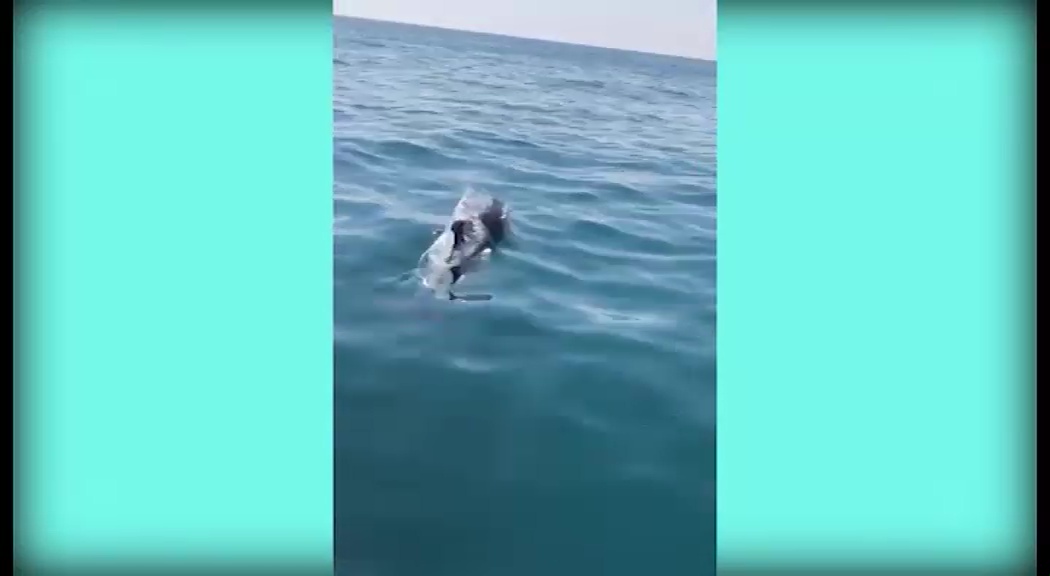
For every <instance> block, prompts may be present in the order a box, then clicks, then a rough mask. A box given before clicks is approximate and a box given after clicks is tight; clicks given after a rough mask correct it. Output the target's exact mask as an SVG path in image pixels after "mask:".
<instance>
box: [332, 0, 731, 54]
mask: <svg viewBox="0 0 1050 576" xmlns="http://www.w3.org/2000/svg"><path fill="white" fill-rule="evenodd" d="M333 2H334V4H333V12H334V13H336V14H340V15H343V16H357V17H360V18H371V19H375V20H392V21H394V22H406V23H410V24H423V25H426V26H438V27H441V28H453V29H457V30H473V31H476V32H492V33H495V34H505V35H508V36H521V37H525V38H540V39H545V40H559V41H562V42H572V43H575V44H590V45H594V46H605V47H608V48H623V49H627V50H638V51H640V52H657V53H661V54H674V55H678V56H689V57H693V58H703V59H705V60H715V59H716V56H715V39H716V29H717V20H718V9H717V4H716V2H717V0H333Z"/></svg>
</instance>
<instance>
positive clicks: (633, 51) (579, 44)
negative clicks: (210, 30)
mask: <svg viewBox="0 0 1050 576" xmlns="http://www.w3.org/2000/svg"><path fill="white" fill-rule="evenodd" d="M332 16H333V17H336V18H345V19H347V20H363V21H365V22H378V23H381V24H398V25H401V26H415V27H417V28H433V29H435V30H444V31H447V32H466V33H468V34H480V35H482V36H496V37H498V38H512V39H514V40H529V41H532V42H546V43H548V44H564V45H566V46H577V47H583V48H598V49H601V50H613V51H616V52H628V53H631V54H642V55H645V56H659V57H662V58H681V59H683V60H693V61H698V62H704V63H706V64H713V65H715V66H717V65H718V60H717V59H708V58H701V57H699V56H686V55H683V54H669V53H667V52H651V51H645V50H638V49H635V48H617V47H613V46H602V45H600V44H584V43H582V42H570V41H568V40H552V39H550V38H537V37H535V36H515V35H513V34H504V33H502V32H486V31H483V30H470V29H467V28H449V27H447V26H435V25H433V24H420V23H418V22H405V21H403V20H384V19H380V18H366V17H363V16H349V15H347V14H338V13H336V12H332Z"/></svg>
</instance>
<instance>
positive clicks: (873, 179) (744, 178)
mask: <svg viewBox="0 0 1050 576" xmlns="http://www.w3.org/2000/svg"><path fill="white" fill-rule="evenodd" d="M1034 38H1035V29H1034V13H1032V12H1031V7H1030V5H1025V4H1019V3H1010V2H1001V3H994V2H984V3H980V2H968V3H965V2H961V3H958V4H955V3H950V2H944V3H933V2H926V3H918V4H906V3H896V2H893V3H889V4H875V3H832V2H823V3H803V4H801V5H796V4H793V3H783V4H778V3H775V2H749V1H747V0H741V1H739V2H735V1H730V2H725V3H723V4H722V5H721V6H720V22H719V78H718V86H719V255H718V262H719V271H718V281H719V286H718V297H719V310H718V314H719V322H718V326H719V334H718V345H719V350H718V364H719V379H718V427H719V435H718V438H719V443H718V550H719V564H720V569H721V570H722V571H723V572H727V573H728V572H739V573H753V572H754V571H756V570H762V569H764V570H771V571H778V570H779V571H784V570H787V569H793V568H798V569H808V570H816V569H820V568H826V569H831V570H838V572H839V573H852V572H842V570H847V571H848V570H856V569H882V568H885V569H887V570H888V571H891V572H899V571H901V570H907V569H922V568H928V569H935V568H948V567H955V568H957V570H956V571H954V572H953V573H960V574H961V573H963V572H964V571H967V570H974V569H992V570H994V569H997V568H1004V567H1016V566H1018V565H1020V564H1021V563H1024V562H1030V561H1031V559H1034V543H1033V540H1032V539H1033V527H1034V521H1033V519H1032V517H1031V514H1032V510H1034V507H1033V502H1034V501H1033V497H1034V492H1033V490H1034V489H1033V486H1032V481H1033V480H1032V479H1033V478H1034V474H1033V470H1032V457H1033V454H1034V449H1033V442H1034V436H1033V433H1034V432H1033V428H1032V426H1033V418H1032V414H1033V412H1034V405H1033V404H1032V402H1033V398H1034V396H1033V386H1034V371H1033V370H1034V356H1033V349H1034V348H1033V346H1034V344H1033V337H1034V328H1033V326H1034V277H1033V266H1034V236H1033V234H1034V228H1033V220H1034V212H1033V209H1034V203H1033V202H1034V180H1033V178H1034V165H1033V160H1034V151H1033V150H1034V148H1033V146H1034V131H1033V130H1034V111H1035V106H1034V100H1033V96H1034V94H1035V90H1034V83H1033V78H1034V70H1035V65H1034ZM893 569H896V570H893ZM800 573H801V572H800ZM910 573H913V572H910ZM1003 573H1007V572H1003ZM1010 573H1013V572H1010Z"/></svg>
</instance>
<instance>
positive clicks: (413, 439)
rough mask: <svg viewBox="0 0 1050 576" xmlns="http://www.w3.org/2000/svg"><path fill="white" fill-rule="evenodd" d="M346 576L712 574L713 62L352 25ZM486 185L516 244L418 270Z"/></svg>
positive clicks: (345, 301) (346, 173)
mask: <svg viewBox="0 0 1050 576" xmlns="http://www.w3.org/2000/svg"><path fill="white" fill-rule="evenodd" d="M333 66H334V75H333V77H334V86H333V109H334V111H333V113H334V118H333V121H334V136H333V138H334V150H335V152H334V159H333V161H334V170H335V185H334V191H333V192H334V203H335V221H334V226H333V233H334V240H333V241H334V250H335V261H334V273H335V285H334V298H335V314H336V316H335V335H334V347H335V373H336V381H335V391H334V394H335V399H334V401H335V404H334V405H335V435H336V436H335V448H336V461H335V465H336V478H335V501H336V509H335V546H336V550H335V554H336V570H337V574H339V575H340V576H351V575H354V576H357V575H360V576H446V575H447V576H561V575H566V576H591V575H593V576H617V575H631V576H675V575H682V576H686V575H688V576H697V575H704V574H714V563H715V390H716V385H715V380H716V378H715V320H716V313H715V268H716V259H715V252H716V250H715V245H716V225H715V224H716V216H717V211H716V184H715V182H716V172H717V170H716V159H715V157H716V154H715V150H716V145H715V135H716V130H717V119H716V116H717V106H716V101H715V88H716V80H715V79H716V68H715V64H713V63H710V62H704V61H699V60H690V59H684V58H675V57H667V56H656V55H648V54H639V53H632V52H624V51H614V50H607V49H600V48H592V47H583V46H574V45H567V44H558V43H550V42H542V41H536V40H523V39H515V38H507V37H501V36H493V35H482V34H475V33H466V32H453V31H447V30H439V29H433V28H422V27H414V26H407V25H399V24H388V23H378V22H370V21H363V20H351V19H344V18H336V19H335V22H334V52H333ZM469 189H473V190H477V191H482V192H485V193H487V194H490V195H492V196H495V197H498V198H500V199H502V200H503V201H504V202H505V203H506V204H507V205H508V206H509V207H510V210H511V220H512V225H513V238H512V240H511V241H510V242H508V243H507V245H506V246H504V247H503V249H501V250H498V251H496V252H495V253H494V254H493V255H492V257H491V258H490V259H489V261H488V262H487V263H486V265H485V266H484V267H483V268H481V269H480V270H478V271H477V272H476V273H474V274H469V275H467V276H466V277H465V278H464V279H463V280H462V285H463V286H462V291H463V292H483V293H486V294H491V295H492V299H491V300H490V301H486V302H450V301H448V300H443V299H440V298H436V297H435V296H434V295H433V294H431V293H429V292H428V291H427V290H426V289H425V288H423V287H422V286H421V285H420V282H419V279H418V278H417V277H416V275H415V274H413V270H414V268H415V267H416V264H417V261H418V259H419V257H420V255H421V254H422V253H423V251H424V250H425V249H426V248H427V246H428V245H429V244H430V243H431V242H432V241H433V239H434V237H435V232H436V231H437V230H439V229H440V228H442V227H443V226H446V225H447V224H448V222H449V217H450V215H451V213H452V210H453V207H454V206H455V204H456V202H457V200H459V198H460V197H461V196H462V195H463V194H464V192H465V191H467V190H469Z"/></svg>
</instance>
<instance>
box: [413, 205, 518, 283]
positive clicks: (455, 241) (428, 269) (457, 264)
mask: <svg viewBox="0 0 1050 576" xmlns="http://www.w3.org/2000/svg"><path fill="white" fill-rule="evenodd" d="M508 231H509V216H508V212H507V208H506V206H505V205H504V203H503V201H501V200H499V199H498V198H493V197H491V196H488V195H487V194H480V193H476V192H467V193H466V194H464V195H463V197H462V198H460V200H459V202H458V203H457V204H456V207H455V209H453V211H452V218H451V220H450V222H449V224H448V226H446V227H445V228H444V229H443V230H442V231H441V233H440V235H439V236H438V237H437V238H436V239H435V240H434V242H433V244H431V245H430V247H429V248H428V249H427V251H426V252H424V253H423V256H422V257H421V258H420V270H421V275H422V278H423V284H424V285H425V286H427V287H428V288H430V289H431V290H434V292H435V293H438V294H447V296H448V299H449V300H491V299H492V297H491V296H489V295H476V296H458V295H456V294H455V293H453V292H452V286H453V285H455V284H456V282H458V281H459V280H460V278H462V277H463V275H464V274H466V273H467V272H468V271H470V270H473V269H474V268H475V266H476V265H477V264H478V263H479V262H480V261H481V260H482V259H483V258H484V257H485V256H487V255H488V254H490V253H491V252H492V250H494V249H495V248H496V247H497V246H498V245H499V244H501V243H502V242H503V241H504V240H505V239H506V237H507V233H508Z"/></svg>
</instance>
